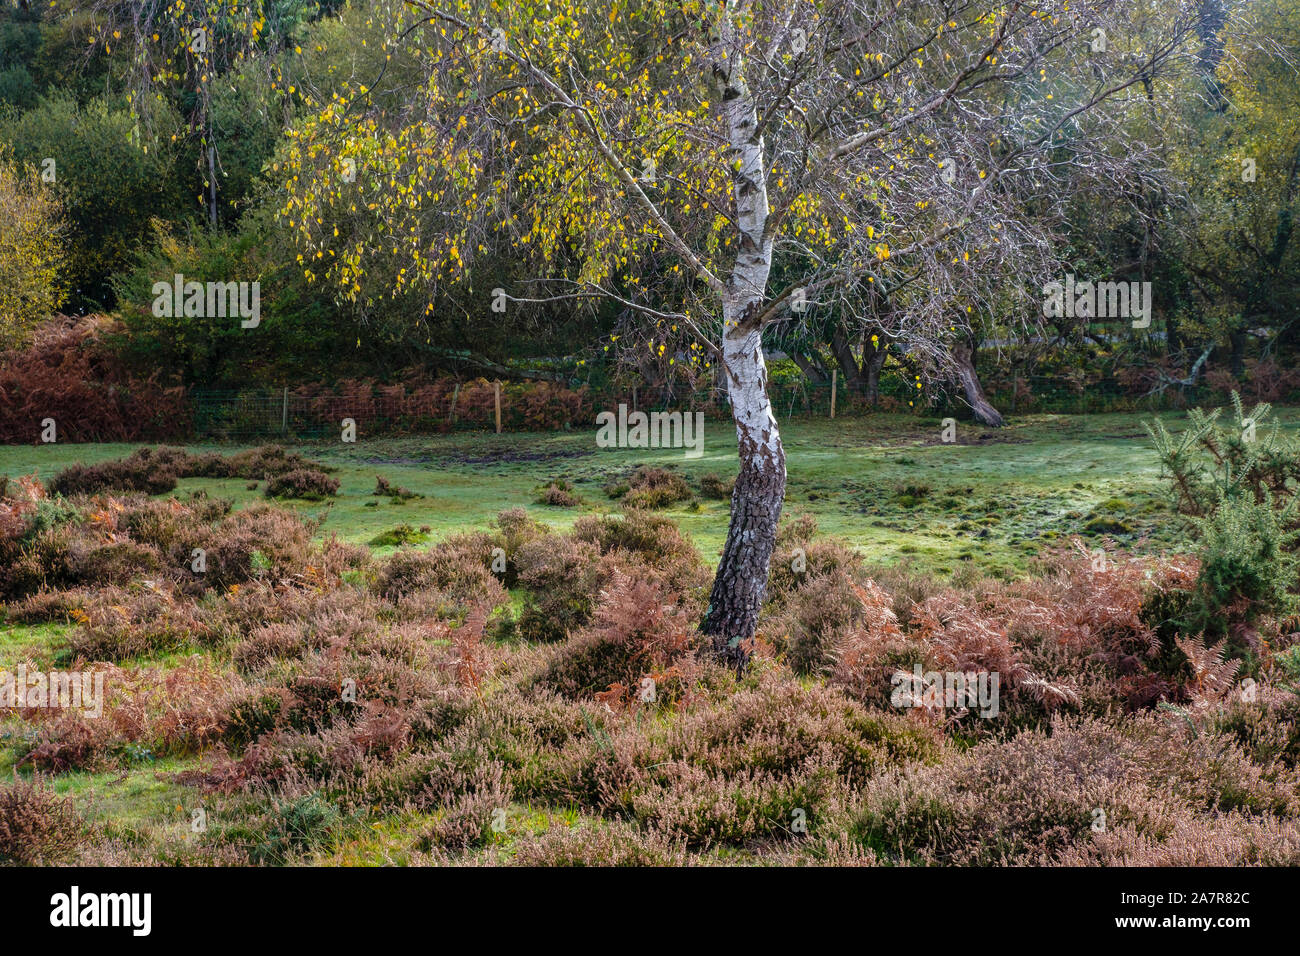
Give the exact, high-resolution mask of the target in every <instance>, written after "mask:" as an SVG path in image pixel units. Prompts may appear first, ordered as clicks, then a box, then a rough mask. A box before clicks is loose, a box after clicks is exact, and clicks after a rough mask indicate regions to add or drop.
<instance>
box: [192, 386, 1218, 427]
mask: <svg viewBox="0 0 1300 956" xmlns="http://www.w3.org/2000/svg"><path fill="white" fill-rule="evenodd" d="M909 384H910V383H907V382H905V381H902V380H901V379H900V380H899V381H896V382H895V381H890V382H884V383H882V386H881V390H880V394H879V395H878V396H877V397H876V399H875V400H871V399H868V398H867V397H865V396H863V395H861V394H857V393H855V392H854V391H853V390H852V389H850V388H849V387H848V386H847V384H846V383H845V382H844V380H843V379H840V378H838V377H837V380H836V381H835V383H834V388H833V389H832V383H831V382H814V381H811V380H808V379H803V378H796V379H783V380H780V381H774V382H772V383H771V384H770V386H769V393H770V395H771V398H772V405H773V411H774V412H775V414H776V415H777V416H778V418H781V419H786V420H788V419H800V418H829V417H831V416H832V415H834V416H835V417H848V416H855V415H861V414H868V413H871V412H873V411H901V412H904V413H907V412H911V413H914V414H918V415H927V416H933V415H936V414H943V415H948V414H952V415H956V416H958V417H960V416H962V415H963V414H964V413H965V402H964V400H963V399H962V397H961V395H960V393H957V394H952V393H948V394H942V393H931V392H928V391H927V390H925V389H920V390H916V391H915V392H912V391H910V390H909V389H908V386H909ZM988 398H989V400H990V402H992V404H993V405H994V406H995V407H997V408H998V409H1000V410H1001V411H1002V412H1003V413H1004V414H1011V415H1014V414H1030V413H1060V414H1091V413H1099V412H1122V411H1130V412H1132V411H1160V410H1164V409H1171V408H1184V407H1187V406H1189V405H1208V404H1216V403H1217V402H1218V401H1219V400H1221V398H1222V396H1220V395H1218V394H1217V393H1216V392H1214V391H1213V390H1212V389H1210V388H1208V387H1204V386H1202V387H1199V388H1188V389H1169V390H1166V391H1165V392H1162V393H1158V394H1155V395H1142V394H1141V393H1135V392H1134V391H1133V390H1131V389H1128V388H1125V387H1124V386H1123V385H1121V384H1120V383H1119V382H1115V381H1109V380H1103V381H1099V382H1094V383H1081V382H1078V381H1072V380H1067V379H1064V378H1060V377H1053V376H1027V377H1024V378H1020V377H1016V378H1013V379H1012V380H1011V381H1010V382H1007V383H1005V384H1003V383H1002V382H1000V381H999V382H998V383H997V384H995V385H994V386H993V387H991V388H989V390H988ZM189 399H190V406H191V409H192V412H193V424H192V431H193V433H194V435H195V437H198V438H202V439H209V440H212V439H215V440H232V441H242V440H291V439H302V440H310V439H316V438H323V437H326V436H328V435H331V434H336V433H337V432H338V431H339V429H340V428H341V427H342V426H343V423H344V421H345V420H347V419H351V420H352V421H353V422H355V423H356V425H357V427H358V428H359V429H363V430H364V431H366V432H368V433H370V434H378V433H399V434H400V433H410V434H420V433H434V432H448V431H476V430H477V431H496V430H499V431H539V430H541V431H545V430H556V429H562V428H576V429H583V428H592V427H595V424H596V415H597V414H598V413H599V412H601V411H605V410H609V411H617V409H618V407H619V405H626V406H627V408H628V409H629V410H631V411H646V412H650V411H668V410H672V411H692V412H694V411H698V412H703V413H704V415H705V416H706V418H715V419H729V418H730V409H729V407H728V405H727V398H726V393H725V391H724V390H722V389H717V388H708V389H700V390H695V391H688V392H681V391H680V390H679V391H676V392H674V391H672V390H670V389H667V388H664V387H656V386H653V385H648V384H643V385H636V386H626V387H621V388H602V389H595V388H589V387H588V388H581V389H576V390H574V389H567V388H563V387H560V386H549V385H545V384H544V383H543V384H542V385H539V383H518V382H515V383H505V382H502V383H496V382H488V381H484V380H479V381H476V382H469V383H459V384H454V385H444V384H441V383H440V384H438V385H436V386H430V387H428V388H421V389H417V390H415V391H411V390H409V389H408V388H403V387H396V386H394V387H388V386H382V385H373V386H366V387H365V388H357V387H351V388H348V389H346V390H344V391H343V392H341V393H333V392H331V391H329V390H327V389H323V388H322V387H320V386H303V387H281V388H252V389H238V390H232V389H225V390H218V389H192V390H191V391H190V394H189ZM188 424H189V423H180V422H178V423H177V427H178V431H179V430H185V427H186V425H188Z"/></svg>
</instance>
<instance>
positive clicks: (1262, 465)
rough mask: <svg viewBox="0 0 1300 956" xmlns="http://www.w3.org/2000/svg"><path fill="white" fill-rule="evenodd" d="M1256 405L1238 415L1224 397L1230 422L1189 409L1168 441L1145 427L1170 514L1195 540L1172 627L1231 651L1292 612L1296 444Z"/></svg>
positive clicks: (1237, 403)
mask: <svg viewBox="0 0 1300 956" xmlns="http://www.w3.org/2000/svg"><path fill="white" fill-rule="evenodd" d="M1270 413H1271V409H1270V406H1269V405H1268V404H1266V403H1264V404H1260V405H1257V406H1256V407H1255V408H1254V410H1253V411H1251V412H1250V413H1249V414H1247V413H1246V411H1245V409H1244V407H1243V406H1242V403H1241V398H1240V396H1239V395H1238V394H1237V393H1235V392H1234V393H1233V395H1232V414H1233V417H1232V419H1231V420H1230V421H1229V422H1228V424H1226V425H1221V424H1219V418H1220V410H1219V409H1215V410H1214V411H1212V412H1210V413H1209V414H1206V413H1204V412H1201V411H1200V410H1199V409H1193V410H1192V411H1191V412H1190V414H1189V418H1190V423H1189V425H1188V427H1187V429H1186V430H1185V431H1183V432H1182V433H1181V434H1179V435H1178V436H1173V435H1171V434H1170V433H1169V432H1168V431H1167V430H1166V429H1165V427H1164V424H1163V423H1162V422H1160V421H1159V420H1157V421H1155V422H1154V424H1148V426H1147V431H1148V433H1149V434H1150V435H1151V437H1152V440H1153V442H1154V443H1155V449H1156V454H1157V455H1158V456H1159V458H1160V463H1161V466H1162V468H1163V469H1164V472H1165V474H1166V476H1167V477H1168V480H1169V482H1170V486H1171V490H1172V493H1173V496H1174V499H1175V502H1176V503H1177V506H1178V508H1179V510H1180V511H1182V512H1183V513H1184V514H1186V515H1188V516H1189V521H1190V523H1191V525H1192V526H1193V528H1194V529H1195V532H1196V537H1197V538H1198V539H1199V540H1200V541H1201V552H1200V558H1201V569H1200V576H1199V578H1198V579H1197V582H1196V587H1195V588H1194V589H1193V592H1192V595H1191V597H1190V598H1189V600H1188V601H1187V602H1186V604H1185V607H1184V608H1183V609H1182V615H1181V618H1179V619H1177V620H1176V621H1175V623H1176V624H1179V625H1182V626H1183V627H1185V628H1186V629H1187V630H1189V631H1192V632H1204V634H1205V635H1206V637H1207V638H1208V639H1212V640H1218V639H1219V638H1222V637H1225V636H1226V637H1228V638H1229V641H1230V643H1229V649H1230V651H1231V652H1232V653H1234V654H1237V655H1240V654H1242V653H1245V652H1253V651H1255V650H1257V648H1258V634H1257V625H1258V624H1259V623H1260V619H1261V618H1263V617H1266V616H1272V617H1279V616H1285V615H1288V614H1291V613H1293V612H1294V610H1295V608H1296V606H1297V604H1296V597H1295V595H1296V593H1297V590H1300V588H1298V586H1297V585H1298V582H1297V568H1298V567H1300V562H1298V560H1297V557H1296V550H1297V545H1298V542H1300V498H1297V495H1296V493H1297V490H1300V446H1298V445H1297V444H1296V443H1295V442H1294V441H1293V440H1290V439H1288V438H1285V437H1284V436H1283V435H1282V434H1281V431H1280V429H1279V427H1278V424H1277V422H1276V421H1271V420H1270Z"/></svg>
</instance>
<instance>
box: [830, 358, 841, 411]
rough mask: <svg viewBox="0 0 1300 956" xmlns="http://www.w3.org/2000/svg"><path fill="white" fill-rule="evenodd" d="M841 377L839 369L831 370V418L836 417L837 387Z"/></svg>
mask: <svg viewBox="0 0 1300 956" xmlns="http://www.w3.org/2000/svg"><path fill="white" fill-rule="evenodd" d="M839 375H840V370H839V369H837V368H833V369H831V418H834V417H835V385H836V382H837V380H838V379H839Z"/></svg>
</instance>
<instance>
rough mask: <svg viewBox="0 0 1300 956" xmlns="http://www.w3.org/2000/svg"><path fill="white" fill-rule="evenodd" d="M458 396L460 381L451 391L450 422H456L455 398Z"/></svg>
mask: <svg viewBox="0 0 1300 956" xmlns="http://www.w3.org/2000/svg"><path fill="white" fill-rule="evenodd" d="M458 398H460V382H457V383H456V387H455V389H453V390H452V393H451V423H452V424H453V425H455V424H456V400H457V399H458Z"/></svg>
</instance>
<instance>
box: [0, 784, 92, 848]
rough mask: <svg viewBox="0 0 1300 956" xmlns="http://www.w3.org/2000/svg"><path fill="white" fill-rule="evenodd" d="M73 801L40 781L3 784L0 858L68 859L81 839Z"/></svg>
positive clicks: (1, 787)
mask: <svg viewBox="0 0 1300 956" xmlns="http://www.w3.org/2000/svg"><path fill="white" fill-rule="evenodd" d="M80 836H81V821H80V820H79V819H78V818H77V814H76V811H75V810H74V809H73V806H72V801H71V800H70V799H69V798H67V797H60V796H56V795H55V794H54V793H53V792H51V791H50V790H48V789H46V788H45V787H43V786H41V785H40V784H39V782H38V783H35V784H33V783H29V782H27V781H26V780H18V779H15V780H14V781H13V782H12V783H9V784H0V862H4V863H17V864H20V865H22V866H48V865H50V864H52V863H60V862H65V861H66V860H67V859H68V858H69V857H70V856H72V854H73V853H74V852H75V851H76V849H77V846H78V844H79V842H80Z"/></svg>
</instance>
